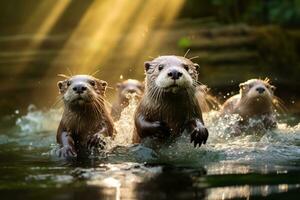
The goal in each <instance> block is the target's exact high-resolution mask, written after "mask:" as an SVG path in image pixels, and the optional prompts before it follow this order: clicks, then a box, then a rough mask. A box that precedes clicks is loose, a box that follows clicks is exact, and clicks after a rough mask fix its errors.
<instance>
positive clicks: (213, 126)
mask: <svg viewBox="0 0 300 200" xmlns="http://www.w3.org/2000/svg"><path fill="white" fill-rule="evenodd" d="M137 103H138V101H137V99H136V98H133V97H132V98H131V101H130V103H129V106H128V107H127V108H125V109H124V111H123V112H122V114H121V118H120V120H119V121H117V122H116V123H115V127H116V130H117V133H118V134H117V135H116V137H115V138H114V140H113V141H109V142H108V143H109V144H110V145H109V148H110V149H109V150H108V157H109V158H111V159H112V160H113V161H116V160H119V161H125V160H128V161H137V162H147V161H149V160H151V161H153V160H155V161H156V162H163V163H166V162H167V163H175V164H182V165H202V166H206V167H207V168H211V169H212V170H213V171H214V170H215V167H214V166H215V165H218V164H220V163H223V164H224V163H231V164H232V163H238V164H246V165H253V166H255V165H258V164H259V165H268V164H272V165H294V161H297V160H300V124H298V125H296V126H293V127H292V126H289V125H288V124H285V123H279V125H278V128H277V129H276V130H273V131H267V132H266V133H265V134H256V133H253V134H248V135H242V136H235V137H232V135H230V133H228V131H227V129H228V127H230V126H232V125H233V124H234V123H235V122H236V121H237V120H239V117H238V116H236V115H233V116H227V117H223V118H220V117H219V113H218V112H217V111H211V112H209V113H206V114H204V119H205V123H206V126H207V128H208V130H209V133H210V135H209V139H208V141H207V144H206V145H203V146H202V147H201V148H194V147H193V145H192V144H191V143H190V141H189V140H190V138H189V136H188V135H183V136H181V137H179V138H178V139H177V140H176V141H175V142H173V143H169V144H166V145H162V146H160V147H159V148H152V149H151V148H149V146H147V145H133V146H132V144H131V141H132V135H133V131H134V121H133V115H134V111H135V109H136V106H137ZM60 117H61V110H55V109H50V110H48V111H40V110H35V109H32V108H31V109H30V110H29V112H28V113H27V115H25V116H22V117H20V118H19V119H18V120H17V122H16V124H17V126H18V127H19V128H20V132H19V136H23V137H22V138H24V135H26V137H27V138H30V139H32V140H36V136H37V135H40V137H42V138H43V137H44V138H45V137H47V138H48V140H46V142H44V143H42V145H48V146H49V147H50V145H51V143H47V141H48V142H49V141H51V142H52V143H53V142H54V141H55V139H54V138H55V132H56V128H57V126H58V123H59V120H60ZM42 133H43V134H42ZM30 136H34V137H30ZM49 138H52V140H51V139H49ZM7 140H8V138H7V137H6V136H5V137H4V136H2V137H1V138H0V143H1V142H2V143H3V142H5V141H7ZM27 141H28V140H27ZM32 142H33V143H35V141H32ZM146 144H147V142H146ZM52 145H53V144H52ZM33 146H34V145H33ZM37 146H40V144H39V145H37Z"/></svg>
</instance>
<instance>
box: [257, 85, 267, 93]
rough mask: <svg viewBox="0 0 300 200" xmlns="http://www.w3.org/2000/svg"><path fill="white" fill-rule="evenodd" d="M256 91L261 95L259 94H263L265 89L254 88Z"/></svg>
mask: <svg viewBox="0 0 300 200" xmlns="http://www.w3.org/2000/svg"><path fill="white" fill-rule="evenodd" d="M256 91H257V92H258V93H259V94H261V93H263V92H264V91H265V88H263V87H258V88H256Z"/></svg>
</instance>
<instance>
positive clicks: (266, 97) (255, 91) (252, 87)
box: [239, 79, 276, 105]
mask: <svg viewBox="0 0 300 200" xmlns="http://www.w3.org/2000/svg"><path fill="white" fill-rule="evenodd" d="M239 86H240V94H241V99H242V100H243V99H245V100H247V101H251V100H253V101H255V102H256V103H257V104H265V105H272V100H273V96H274V90H275V89H276V88H275V86H273V85H271V84H270V83H269V79H265V80H260V79H250V80H248V81H246V82H244V83H241V84H240V85H239Z"/></svg>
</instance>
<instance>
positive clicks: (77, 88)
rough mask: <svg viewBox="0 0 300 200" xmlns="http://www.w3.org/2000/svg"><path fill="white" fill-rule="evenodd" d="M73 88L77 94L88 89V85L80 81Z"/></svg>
mask: <svg viewBox="0 0 300 200" xmlns="http://www.w3.org/2000/svg"><path fill="white" fill-rule="evenodd" d="M72 90H73V91H74V92H75V93H77V94H82V93H84V92H85V91H86V90H87V86H86V85H85V84H83V83H78V84H76V85H74V86H73V87H72Z"/></svg>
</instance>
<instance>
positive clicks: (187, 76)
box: [145, 56, 199, 93]
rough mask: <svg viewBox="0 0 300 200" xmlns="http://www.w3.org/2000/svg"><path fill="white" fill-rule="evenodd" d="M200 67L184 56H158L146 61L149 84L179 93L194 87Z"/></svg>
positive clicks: (149, 85)
mask: <svg viewBox="0 0 300 200" xmlns="http://www.w3.org/2000/svg"><path fill="white" fill-rule="evenodd" d="M198 68H199V65H198V64H196V63H193V62H192V61H191V60H189V59H187V58H184V57H180V56H160V57H157V58H155V59H154V60H152V61H149V62H145V72H146V82H147V86H148V87H151V86H155V87H156V88H159V89H161V90H163V91H165V92H172V93H177V92H178V91H180V90H181V89H186V88H191V87H194V85H195V82H196V81H197V79H198ZM153 84H154V85H153Z"/></svg>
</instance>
